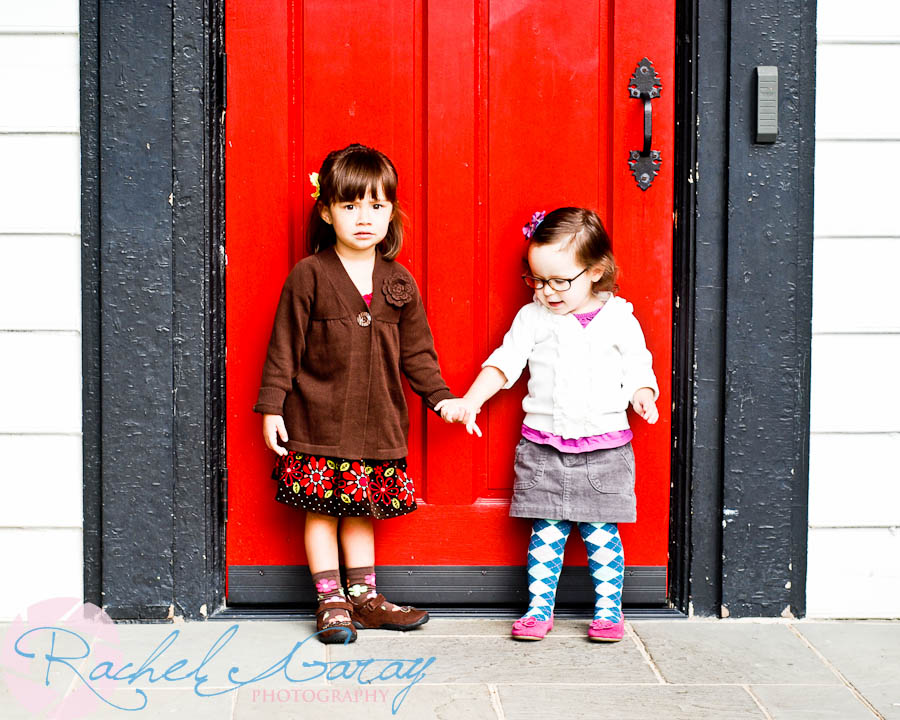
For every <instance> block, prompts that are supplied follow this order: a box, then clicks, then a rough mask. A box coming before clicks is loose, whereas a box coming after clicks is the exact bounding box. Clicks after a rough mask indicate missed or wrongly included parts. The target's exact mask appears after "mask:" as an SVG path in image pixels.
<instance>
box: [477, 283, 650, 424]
mask: <svg viewBox="0 0 900 720" xmlns="http://www.w3.org/2000/svg"><path fill="white" fill-rule="evenodd" d="M526 362H527V363H528V370H529V371H530V373H531V378H530V379H529V381H528V395H527V396H526V397H525V399H524V400H523V401H522V408H523V409H524V410H525V424H526V425H528V427H530V428H533V429H535V430H542V431H544V432H550V433H553V434H554V435H559V436H561V437H564V438H580V437H591V436H593V435H601V434H603V433H608V432H613V431H615V430H625V429H626V428H628V417H627V415H626V413H625V411H626V410H627V409H628V403H629V402H630V401H631V398H632V397H633V396H634V393H635V391H637V390H639V389H640V388H642V387H648V388H651V389H652V390H653V398H654V399H656V398H657V397H659V386H658V385H657V383H656V376H655V375H654V374H653V366H652V362H653V358H652V357H651V355H650V351H649V350H647V345H646V343H645V342H644V333H643V332H642V331H641V326H640V324H639V323H638V321H637V319H636V318H635V317H634V313H633V307H632V305H631V303H630V302H627V301H625V300H623V299H622V298H620V297H615V296H611V297H610V299H609V300H607V302H606V304H605V305H604V306H603V308H602V309H601V310H600V312H599V313H597V315H596V316H595V317H594V319H593V320H591V322H590V323H588V325H587V327H583V326H582V325H581V323H580V322H579V321H578V318H576V317H575V316H574V315H572V314H567V315H556V314H555V313H552V312H550V310H548V309H547V308H546V307H544V306H543V305H541V304H540V303H539V302H538V301H537V300H534V301H533V302H531V303H529V304H528V305H526V306H525V307H523V308H522V309H521V310H519V312H518V313H517V314H516V317H515V320H513V323H512V327H510V329H509V331H508V332H507V333H506V336H505V337H504V338H503V344H502V345H501V346H500V347H499V348H497V349H496V350H495V351H494V352H493V353H491V355H490V357H489V358H488V359H487V360H485V362H484V364H483V365H482V367H486V366H489V365H490V366H493V367H495V368H497V369H498V370H500V371H501V372H502V373H503V374H504V375H505V376H506V385H504V388H510V387H512V385H513V384H514V383H515V382H516V380H518V379H519V375H521V374H522V370H523V369H524V368H525V364H526Z"/></svg>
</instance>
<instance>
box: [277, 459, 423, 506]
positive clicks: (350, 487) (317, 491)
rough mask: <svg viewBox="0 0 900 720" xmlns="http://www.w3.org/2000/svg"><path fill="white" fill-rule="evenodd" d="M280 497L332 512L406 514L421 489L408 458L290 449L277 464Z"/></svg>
mask: <svg viewBox="0 0 900 720" xmlns="http://www.w3.org/2000/svg"><path fill="white" fill-rule="evenodd" d="M272 478H273V479H274V480H275V481H276V482H277V483H278V490H277V492H276V494H275V499H276V500H277V501H278V502H281V503H284V504H285V505H290V506H291V507H295V508H299V509H301V510H309V511H311V512H316V513H321V514H322V515H331V516H332V517H373V518H377V519H384V518H391V517H397V516H399V515H406V514H407V513H411V512H412V511H413V510H415V509H416V500H415V496H416V489H415V485H414V484H413V481H412V480H411V479H410V477H409V476H408V475H407V474H406V458H400V459H396V460H363V459H356V460H354V459H348V458H335V457H321V456H317V455H307V454H306V453H300V452H292V451H288V454H287V455H282V456H280V457H279V458H278V461H277V462H276V463H275V469H274V470H273V471H272Z"/></svg>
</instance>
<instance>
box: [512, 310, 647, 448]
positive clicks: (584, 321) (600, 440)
mask: <svg viewBox="0 0 900 720" xmlns="http://www.w3.org/2000/svg"><path fill="white" fill-rule="evenodd" d="M602 309H603V306H602V305H601V306H600V307H598V308H597V309H596V310H592V311H591V312H588V313H573V314H574V315H575V317H576V318H577V319H578V322H580V323H581V326H582V327H585V328H586V327H587V326H588V323H590V321H591V320H593V319H594V317H596V315H597V313H598V312H600V311H601V310H602ZM633 436H634V433H632V432H631V430H630V429H626V430H615V431H613V432H608V433H603V434H602V435H591V436H590V437H582V438H564V437H561V436H560V435H554V434H553V433H548V432H544V431H543V430H535V429H534V428H530V427H528V426H527V425H525V424H524V423H523V424H522V437H523V438H525V439H526V440H530V441H531V442H535V443H538V444H539V445H550V446H551V447H554V448H556V449H557V450H559V451H560V452H564V453H584V452H591V451H592V450H609V449H610V448H617V447H622V446H623V445H627V444H628V443H630V442H631V438H632V437H633Z"/></svg>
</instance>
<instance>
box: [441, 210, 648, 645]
mask: <svg viewBox="0 0 900 720" xmlns="http://www.w3.org/2000/svg"><path fill="white" fill-rule="evenodd" d="M523 232H524V233H525V235H526V236H527V237H528V238H529V243H528V255H527V259H528V267H529V272H528V273H527V274H526V275H523V276H522V277H523V280H524V281H525V283H526V285H528V287H530V288H532V289H533V290H534V299H533V302H531V303H529V304H528V305H526V306H525V307H523V308H522V309H521V310H519V312H518V314H517V315H516V317H515V319H514V320H513V323H512V327H511V328H510V329H509V332H507V333H506V336H505V337H504V339H503V344H502V345H501V346H500V347H499V348H497V349H496V350H495V351H494V352H493V353H492V354H491V355H490V357H488V359H487V360H486V361H485V362H484V364H483V365H482V370H481V373H480V374H479V375H478V377H477V378H476V379H475V382H474V383H472V387H471V388H469V391H468V392H467V393H466V394H465V396H464V397H462V398H458V399H448V400H445V401H442V402H441V403H438V405H437V407H436V408H435V409H436V410H439V411H440V412H441V415H442V416H443V417H444V419H449V420H450V421H452V422H463V423H465V424H466V429H467V430H468V431H469V432H470V433H472V432H478V429H477V426H476V425H475V416H476V415H477V414H478V412H479V411H480V410H481V406H482V405H483V404H484V403H485V402H486V401H487V400H488V399H489V398H490V397H492V396H493V395H494V394H496V393H497V392H498V391H499V390H501V389H506V388H510V387H512V386H513V384H514V383H515V382H516V380H518V378H519V376H520V375H521V373H522V370H523V369H524V368H525V365H526V364H527V365H528V369H529V372H530V379H529V382H528V395H527V396H526V397H525V399H524V400H523V401H522V407H523V409H524V410H525V419H524V423H523V425H522V439H521V440H520V441H519V444H518V447H517V448H516V454H515V485H514V489H513V497H512V502H511V504H510V515H511V516H513V517H526V518H533V519H534V524H533V526H532V533H531V541H530V544H529V547H528V553H527V568H528V583H529V585H528V591H529V597H530V600H529V604H528V610H527V612H526V613H525V615H524V616H523V617H521V618H520V619H518V620H516V622H515V623H514V624H513V627H512V637H513V638H515V639H517V640H541V639H543V638H544V636H545V635H546V634H547V633H548V632H549V631H550V630H551V629H552V627H553V606H554V603H555V599H556V588H557V584H558V582H559V575H560V571H561V570H562V564H563V552H564V550H565V544H566V540H567V538H568V536H569V532H570V530H571V529H572V526H573V524H574V525H577V526H578V530H579V532H580V533H581V536H582V538H583V539H584V543H585V547H586V549H587V555H588V568H589V571H590V573H591V578H592V582H593V584H594V589H595V604H594V618H593V622H591V624H590V626H589V628H588V631H587V634H588V638H589V639H591V640H594V641H600V642H615V641H618V640H621V639H622V637H623V633H624V622H623V619H622V603H621V598H622V580H623V574H624V569H625V559H624V555H623V550H622V542H621V539H620V537H619V530H618V523H620V522H634V521H635V519H636V501H635V495H634V453H633V452H632V449H631V438H632V433H631V430H630V429H629V426H628V417H627V415H626V410H627V408H628V404H629V402H630V403H631V405H632V406H633V407H634V409H635V411H636V412H637V414H638V415H640V416H641V417H642V418H643V419H644V420H646V421H647V422H648V423H651V424H652V423H655V422H656V421H657V420H658V419H659V413H658V411H657V409H656V399H657V397H658V396H659V388H658V385H657V382H656V377H655V376H654V374H653V368H652V358H651V356H650V352H649V351H648V350H647V346H646V344H645V342H644V335H643V332H642V331H641V326H640V324H639V323H638V321H637V319H636V318H635V317H634V314H633V312H632V306H631V303H629V302H626V301H625V300H624V299H622V298H621V297H617V296H616V295H615V292H616V290H617V285H616V277H617V274H618V270H617V267H616V262H615V259H614V257H613V254H612V248H611V246H610V241H609V237H608V236H607V234H606V231H605V229H604V228H603V223H602V222H601V221H600V218H599V217H598V216H597V214H596V213H595V212H593V211H592V210H587V209H584V208H574V207H564V208H559V209H557V210H554V211H553V212H551V213H549V214H547V215H546V216H545V215H544V214H543V213H535V215H534V216H533V217H532V220H531V222H530V223H528V224H527V225H526V226H525V227H524V228H523Z"/></svg>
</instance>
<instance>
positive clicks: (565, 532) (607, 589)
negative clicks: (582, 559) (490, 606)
mask: <svg viewBox="0 0 900 720" xmlns="http://www.w3.org/2000/svg"><path fill="white" fill-rule="evenodd" d="M577 524H578V530H579V532H581V537H582V539H583V540H584V546H585V548H586V549H587V557H588V571H589V572H590V574H591V580H592V581H593V583H594V593H595V600H594V619H595V620H610V621H612V622H619V620H621V619H622V580H623V577H624V573H625V556H624V554H623V553H622V540H621V538H620V537H619V528H618V526H617V525H616V524H615V523H586V522H583V523H577ZM571 529H572V523H571V522H570V521H569V520H535V521H534V525H533V526H532V528H531V542H530V543H529V544H528V593H529V601H528V611H527V612H526V613H525V615H526V617H528V616H531V617H535V618H537V619H538V620H549V619H550V614H551V613H552V612H553V605H554V603H555V602H556V588H557V586H558V585H559V574H560V572H561V571H562V564H563V551H564V550H565V547H566V540H567V539H568V538H569V532H570V531H571Z"/></svg>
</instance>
